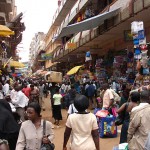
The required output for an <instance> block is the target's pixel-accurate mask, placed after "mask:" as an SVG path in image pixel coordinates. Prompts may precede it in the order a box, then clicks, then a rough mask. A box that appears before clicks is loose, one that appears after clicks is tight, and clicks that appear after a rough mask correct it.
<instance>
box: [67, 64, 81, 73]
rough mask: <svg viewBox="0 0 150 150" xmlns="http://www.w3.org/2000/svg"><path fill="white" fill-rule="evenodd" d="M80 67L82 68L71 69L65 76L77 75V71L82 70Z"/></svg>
mask: <svg viewBox="0 0 150 150" xmlns="http://www.w3.org/2000/svg"><path fill="white" fill-rule="evenodd" d="M82 67H83V66H76V67H74V68H72V69H71V70H70V71H68V72H67V75H72V74H75V73H77V72H78V70H79V69H80V68H82Z"/></svg>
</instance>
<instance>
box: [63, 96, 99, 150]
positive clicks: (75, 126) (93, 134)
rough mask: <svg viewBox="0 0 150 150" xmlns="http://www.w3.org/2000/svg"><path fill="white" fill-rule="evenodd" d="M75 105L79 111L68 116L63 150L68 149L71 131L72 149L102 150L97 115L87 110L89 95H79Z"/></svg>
mask: <svg viewBox="0 0 150 150" xmlns="http://www.w3.org/2000/svg"><path fill="white" fill-rule="evenodd" d="M74 105H75V108H76V109H77V111H78V113H74V114H71V115H69V116H68V119H67V123H66V130H65V133H64V143H63V150H67V147H66V145H67V142H68V140H69V137H70V134H71V132H72V140H71V150H100V148H99V134H98V125H97V120H96V117H95V115H94V114H92V113H88V112H86V109H87V108H88V107H89V101H88V99H87V97H86V96H84V95H79V96H77V97H76V98H75V100H74Z"/></svg>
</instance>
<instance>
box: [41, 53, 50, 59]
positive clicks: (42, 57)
mask: <svg viewBox="0 0 150 150" xmlns="http://www.w3.org/2000/svg"><path fill="white" fill-rule="evenodd" d="M51 59H52V54H51V53H48V54H46V53H44V54H41V60H43V61H44V60H51Z"/></svg>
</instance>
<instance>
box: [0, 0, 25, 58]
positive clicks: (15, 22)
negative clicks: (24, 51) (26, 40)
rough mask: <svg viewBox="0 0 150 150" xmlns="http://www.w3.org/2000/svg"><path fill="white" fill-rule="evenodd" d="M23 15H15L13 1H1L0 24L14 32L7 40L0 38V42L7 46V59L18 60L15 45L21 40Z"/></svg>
mask: <svg viewBox="0 0 150 150" xmlns="http://www.w3.org/2000/svg"><path fill="white" fill-rule="evenodd" d="M22 16H23V14H22V13H20V14H19V15H17V7H16V6H15V0H1V1H0V24H1V25H6V26H7V27H9V28H10V29H11V30H13V31H14V33H15V34H14V35H13V36H11V37H10V38H9V39H8V38H5V37H0V40H1V41H5V43H6V44H7V49H6V51H7V57H8V58H10V57H12V58H13V59H14V60H18V59H19V56H18V55H17V50H16V49H17V48H16V47H17V45H18V44H19V43H20V42H21V40H22V32H23V31H24V30H25V26H24V23H22V22H21V19H22Z"/></svg>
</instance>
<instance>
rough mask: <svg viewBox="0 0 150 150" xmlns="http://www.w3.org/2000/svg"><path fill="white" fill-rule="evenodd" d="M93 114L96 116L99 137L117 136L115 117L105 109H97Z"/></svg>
mask: <svg viewBox="0 0 150 150" xmlns="http://www.w3.org/2000/svg"><path fill="white" fill-rule="evenodd" d="M95 115H96V117H97V118H98V119H97V120H98V126H99V136H100V137H101V138H104V137H108V138H114V137H117V126H116V125H115V120H116V117H115V116H113V115H110V114H109V112H108V111H107V110H99V111H97V112H96V114H95Z"/></svg>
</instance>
